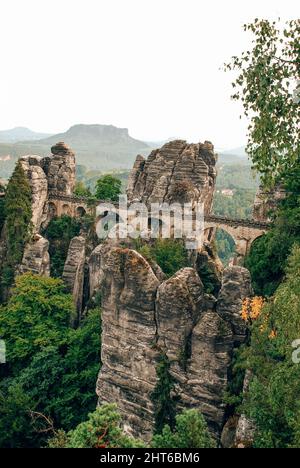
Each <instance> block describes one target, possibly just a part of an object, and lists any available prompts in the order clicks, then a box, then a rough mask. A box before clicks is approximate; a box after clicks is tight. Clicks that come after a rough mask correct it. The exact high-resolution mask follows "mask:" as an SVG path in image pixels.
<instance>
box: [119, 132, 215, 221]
mask: <svg viewBox="0 0 300 468" xmlns="http://www.w3.org/2000/svg"><path fill="white" fill-rule="evenodd" d="M216 162H217V155H216V154H215V153H214V147H213V145H212V144H211V143H210V142H205V143H203V144H202V143H198V144H189V143H187V142H186V141H183V140H175V141H171V142H169V143H166V144H165V145H164V146H163V147H162V148H160V149H157V150H154V151H152V153H151V154H150V155H149V157H148V159H144V158H143V156H137V158H136V161H135V163H134V167H133V169H132V171H131V174H130V177H129V181H128V188H127V195H128V199H129V201H133V200H138V201H140V202H143V203H145V204H147V205H149V204H150V203H156V202H159V203H162V202H168V203H172V202H181V203H182V202H190V201H197V202H203V203H204V206H205V212H206V213H208V212H210V210H211V205H212V198H213V193H214V188H215V182H216Z"/></svg>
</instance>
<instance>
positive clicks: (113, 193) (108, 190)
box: [95, 174, 122, 201]
mask: <svg viewBox="0 0 300 468" xmlns="http://www.w3.org/2000/svg"><path fill="white" fill-rule="evenodd" d="M121 193H122V182H121V180H120V179H118V178H117V177H114V176H112V175H110V174H106V175H104V176H103V177H101V178H100V179H99V180H98V181H97V183H96V190H95V196H96V198H97V199H98V200H109V201H118V199H119V195H121Z"/></svg>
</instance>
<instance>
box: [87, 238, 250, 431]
mask: <svg viewBox="0 0 300 468" xmlns="http://www.w3.org/2000/svg"><path fill="white" fill-rule="evenodd" d="M90 271H91V279H90V284H91V285H94V287H95V288H96V290H100V292H101V295H102V309H103V312H102V313H103V315H102V320H103V332H102V358H101V359H102V363H103V365H102V369H101V372H100V375H99V378H98V382H97V394H98V396H99V404H101V403H103V402H116V401H117V403H118V405H119V408H120V410H121V413H122V416H123V420H124V426H125V428H126V429H127V431H128V432H129V433H131V434H133V435H135V436H139V437H143V438H145V439H149V437H150V436H151V433H152V431H153V427H154V415H155V402H154V401H153V399H152V393H153V390H154V388H155V386H156V384H157V373H156V370H157V364H158V360H159V357H160V356H161V355H162V354H163V355H165V356H167V358H168V360H169V362H170V373H171V376H172V377H173V378H174V382H175V386H174V395H173V396H172V397H174V399H175V400H176V401H177V408H178V410H179V409H182V408H198V409H199V410H200V411H202V413H203V414H204V415H205V417H206V419H207V421H208V424H209V427H210V429H211V431H212V433H213V434H214V435H215V437H219V435H220V433H221V430H222V427H223V424H224V422H225V419H224V418H225V405H224V403H223V394H224V392H225V390H226V388H227V383H228V371H229V368H230V364H231V359H232V352H233V348H234V346H235V344H236V342H237V341H239V342H241V341H242V339H243V337H245V327H244V325H243V322H242V320H241V318H240V316H239V314H237V311H238V310H241V306H242V301H243V299H244V298H245V297H247V296H250V295H251V293H252V290H251V284H250V275H249V272H248V271H247V270H246V269H244V268H241V267H230V268H228V269H226V270H225V273H224V277H223V282H222V287H221V291H220V294H219V297H214V296H212V295H207V294H206V293H205V292H204V287H203V284H202V282H201V279H200V277H199V276H198V273H197V272H196V270H194V269H193V268H185V269H183V270H180V271H179V272H177V273H176V274H175V275H174V276H173V277H172V278H170V279H168V280H165V281H160V280H159V279H158V278H157V276H156V275H155V273H154V271H153V270H152V268H151V266H150V265H149V263H148V262H147V261H146V260H145V259H144V258H143V257H142V256H141V255H140V254H138V253H137V252H136V251H134V250H131V249H124V248H121V247H115V246H113V247H112V246H110V245H109V244H107V245H103V246H102V247H101V249H100V248H97V249H96V251H95V252H94V253H93V254H92V255H91V259H90ZM98 288H99V289H98Z"/></svg>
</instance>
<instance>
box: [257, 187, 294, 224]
mask: <svg viewBox="0 0 300 468" xmlns="http://www.w3.org/2000/svg"><path fill="white" fill-rule="evenodd" d="M285 196H286V192H285V190H284V189H283V187H281V186H276V187H275V188H274V189H271V190H265V189H264V188H263V187H260V188H259V190H258V192H257V194H256V197H255V200H254V207H253V214H252V217H253V219H254V221H259V222H263V223H264V222H269V221H271V218H272V213H274V211H276V209H277V208H278V204H279V203H280V201H281V200H283V199H284V198H285Z"/></svg>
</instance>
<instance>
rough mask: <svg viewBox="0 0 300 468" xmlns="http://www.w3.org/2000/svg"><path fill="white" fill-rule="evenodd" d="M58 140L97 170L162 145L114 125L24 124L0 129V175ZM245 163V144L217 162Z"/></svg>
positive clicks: (123, 165) (122, 165)
mask: <svg viewBox="0 0 300 468" xmlns="http://www.w3.org/2000/svg"><path fill="white" fill-rule="evenodd" d="M58 141H64V142H65V143H67V144H68V145H69V146H70V147H71V148H72V149H73V150H74V151H75V153H76V158H77V164H78V165H81V166H85V167H86V168H88V169H92V170H97V171H102V172H106V171H114V170H124V169H131V167H132V165H133V163H134V160H135V158H136V156H137V154H142V155H144V156H148V154H149V153H150V152H151V150H152V149H154V148H157V147H160V146H162V144H164V143H165V142H161V144H158V142H157V143H155V142H147V143H146V142H144V141H140V140H136V139H135V138H132V137H131V136H130V135H129V133H128V130H127V129H126V128H117V127H115V126H113V125H83V124H80V125H74V126H72V127H71V128H69V130H67V131H66V132H64V133H59V134H56V135H49V134H43V133H42V134H41V133H37V132H33V131H32V130H29V129H27V128H24V127H17V128H14V129H12V130H6V131H0V177H2V178H8V177H9V176H10V174H11V172H12V170H13V167H14V165H15V162H16V160H17V159H18V158H19V157H20V156H24V155H28V154H35V155H40V156H46V155H48V154H50V148H51V146H52V145H54V144H55V143H57V142H58ZM235 163H236V164H245V163H247V156H246V153H245V150H244V148H237V149H236V150H232V151H224V152H222V153H221V154H219V164H220V165H223V164H235Z"/></svg>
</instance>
